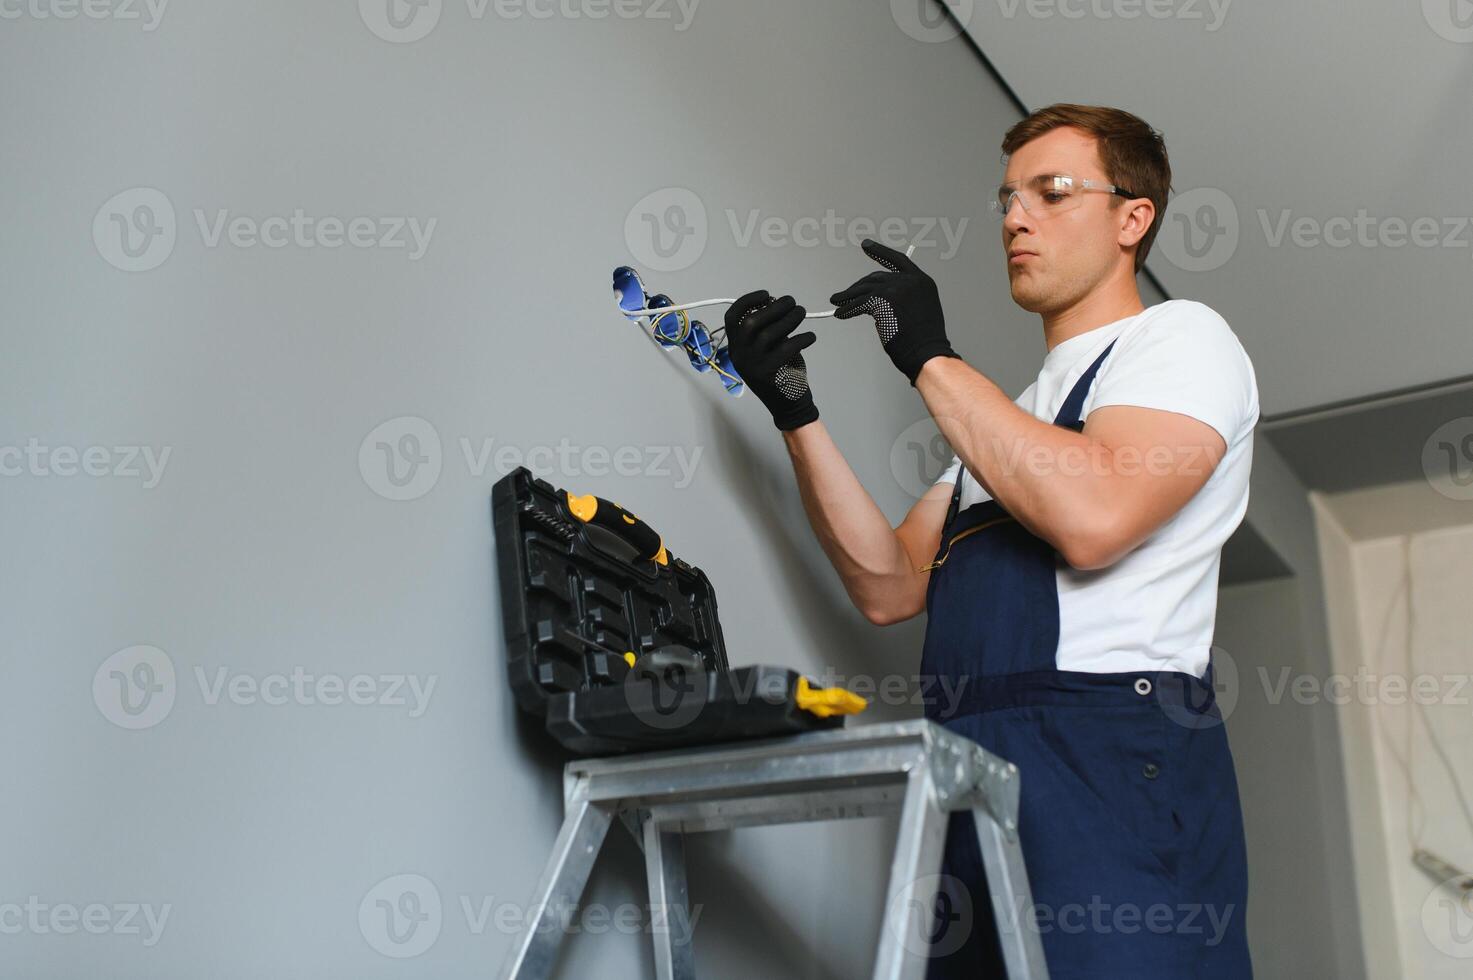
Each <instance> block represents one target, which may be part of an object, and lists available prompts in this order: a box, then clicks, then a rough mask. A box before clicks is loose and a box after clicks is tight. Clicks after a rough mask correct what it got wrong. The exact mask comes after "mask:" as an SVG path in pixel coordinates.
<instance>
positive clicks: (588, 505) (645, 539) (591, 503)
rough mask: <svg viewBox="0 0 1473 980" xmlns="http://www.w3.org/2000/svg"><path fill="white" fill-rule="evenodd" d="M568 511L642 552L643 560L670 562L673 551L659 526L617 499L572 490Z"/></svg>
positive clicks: (640, 554) (639, 553)
mask: <svg viewBox="0 0 1473 980" xmlns="http://www.w3.org/2000/svg"><path fill="white" fill-rule="evenodd" d="M568 512H569V513H571V514H572V515H573V516H574V517H576V518H578V520H580V521H582V522H583V523H584V524H592V525H593V526H595V527H601V528H603V529H604V530H606V531H609V532H611V533H613V534H614V535H616V536H618V537H619V538H620V539H621V540H623V541H625V542H627V543H628V544H629V545H631V546H632V547H633V548H634V550H635V551H636V552H638V556H639V559H640V560H641V561H650V560H653V561H655V562H658V563H659V564H661V565H668V564H670V553H669V552H668V551H666V550H665V542H664V541H663V540H662V539H661V538H660V535H659V534H658V533H656V531H655V529H654V528H652V527H650V526H649V525H648V524H646V523H645V522H644V521H642V520H640V519H639V518H637V517H635V516H634V515H633V514H631V513H629V511H627V510H625V509H624V508H623V507H620V506H619V505H618V504H616V503H614V502H613V501H609V500H605V499H604V498H602V497H595V496H594V495H593V494H591V493H588V494H584V495H583V496H581V497H579V496H575V495H574V494H572V493H569V494H568Z"/></svg>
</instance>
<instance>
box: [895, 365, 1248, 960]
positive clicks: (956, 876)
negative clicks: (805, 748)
mask: <svg viewBox="0 0 1473 980" xmlns="http://www.w3.org/2000/svg"><path fill="white" fill-rule="evenodd" d="M1113 347H1114V344H1113V343H1112V344H1111V345H1110V347H1107V348H1106V349H1105V351H1104V353H1102V354H1101V355H1100V356H1099V358H1098V359H1097V360H1096V361H1095V362H1094V364H1092V365H1091V366H1090V368H1089V370H1087V371H1086V372H1085V373H1084V375H1083V376H1082V377H1081V378H1080V379H1079V381H1078V383H1077V384H1076V385H1075V386H1074V388H1073V389H1072V390H1071V391H1070V392H1069V396H1068V398H1066V399H1065V401H1064V405H1063V407H1062V408H1061V409H1060V410H1059V414H1058V417H1057V418H1055V419H1054V424H1055V425H1061V426H1064V427H1066V428H1070V429H1073V430H1074V431H1076V432H1077V431H1080V430H1082V429H1083V428H1084V423H1083V421H1082V420H1081V418H1080V413H1081V411H1082V409H1083V406H1084V399H1085V396H1086V394H1088V392H1089V388H1090V384H1091V383H1092V382H1093V380H1094V376H1095V374H1096V372H1097V371H1098V370H1099V367H1100V365H1101V364H1102V363H1103V362H1104V360H1105V358H1106V357H1107V356H1109V353H1110V349H1111V348H1113ZM963 472H964V471H963ZM961 476H962V474H961V473H959V474H958V480H957V489H956V491H955V492H954V493H953V494H952V498H951V507H950V509H949V510H948V512H947V517H946V523H945V525H944V528H943V531H942V535H941V546H940V549H939V550H938V552H937V556H936V561H937V562H940V563H941V564H940V565H939V566H935V567H933V570H932V572H931V579H930V583H929V584H928V586H927V592H926V608H927V611H928V613H929V622H928V624H927V627H926V639H925V648H924V651H923V653H922V656H921V674H922V677H923V678H925V679H926V682H927V684H928V686H929V692H928V694H929V696H928V697H927V706H926V716H927V717H928V718H930V719H932V720H933V721H936V722H938V723H939V724H942V725H944V726H945V727H946V728H948V729H950V730H952V731H955V732H958V733H960V734H962V735H965V736H967V737H968V738H970V739H972V740H973V741H975V742H977V743H978V744H979V745H981V746H983V747H984V748H986V749H988V750H989V751H991V752H994V753H996V754H997V755H999V756H1001V757H1002V758H1004V759H1007V760H1008V761H1010V762H1013V763H1016V764H1017V766H1018V768H1019V770H1020V772H1021V779H1022V784H1021V800H1020V804H1019V820H1018V832H1019V834H1020V835H1021V838H1022V847H1023V854H1024V858H1025V860H1026V862H1027V868H1028V880H1029V884H1030V886H1031V888H1032V892H1033V906H1034V907H1033V909H1032V910H1031V911H1032V912H1033V916H1032V917H1030V916H1029V915H1028V914H1027V913H1028V912H1029V911H1030V910H1028V909H1024V910H1022V911H1023V913H1024V914H1023V915H1022V916H1020V921H1023V922H1026V923H1032V924H1033V926H1032V927H1035V928H1037V929H1038V931H1039V933H1040V938H1041V941H1042V944H1043V949H1044V954H1045V956H1046V958H1047V960H1048V968H1049V975H1050V976H1051V977H1052V978H1053V980H1115V978H1119V980H1151V978H1168V980H1178V978H1180V980H1187V978H1192V980H1197V978H1222V980H1243V978H1248V977H1251V976H1252V967H1251V965H1250V962H1249V956H1248V944H1247V936H1246V931H1245V928H1244V919H1245V914H1246V905H1245V903H1246V899H1247V893H1248V879H1247V861H1246V854H1245V847H1244V840H1243V823H1242V812H1241V809H1240V807H1239V803H1238V786H1237V778H1236V776H1235V775H1234V773H1233V761H1232V756H1231V754H1230V753H1229V752H1228V744H1227V735H1226V732H1225V730H1224V728H1223V724H1222V716H1221V713H1220V712H1219V710H1218V708H1217V703H1216V698H1215V691H1214V688H1213V682H1212V669H1211V667H1210V666H1209V667H1208V670H1207V673H1206V676H1205V677H1203V678H1200V679H1199V678H1197V677H1194V676H1192V675H1191V674H1187V673H1182V672H1178V671H1154V670H1143V671H1133V672H1131V673H1126V674H1116V673H1110V674H1104V673H1087V672H1081V671H1069V670H1059V669H1058V666H1057V663H1056V660H1055V656H1056V654H1057V652H1058V645H1059V595H1058V586H1057V578H1056V570H1057V567H1058V566H1057V562H1058V557H1057V554H1056V552H1055V551H1054V549H1053V547H1052V546H1051V545H1049V544H1048V542H1046V541H1044V540H1043V539H1041V538H1039V537H1037V536H1035V535H1034V534H1032V533H1031V532H1029V531H1028V530H1027V529H1026V528H1024V527H1023V525H1021V524H1020V523H1018V522H1017V521H1016V520H1015V519H1013V518H1012V517H1010V516H1009V515H1008V513H1007V511H1006V510H1004V509H1003V508H1002V506H1001V505H1000V504H999V503H998V502H997V501H995V500H986V501H983V502H981V503H978V504H974V505H973V506H971V507H968V508H967V509H966V510H965V511H962V512H960V513H958V512H957V511H958V507H959V504H960V500H961V484H962V480H961ZM933 564H934V563H933ZM958 688H959V690H960V693H959V695H958V694H956V693H955V692H956V691H957V690H958ZM948 691H949V692H951V693H950V694H948V693H947V692H948ZM942 874H943V878H942V881H943V886H942V889H941V891H940V893H939V894H938V897H937V911H938V920H937V925H936V929H935V932H933V934H932V939H931V942H932V946H931V951H932V958H931V960H930V965H929V970H928V972H927V980H953V978H955V980H960V978H967V980H976V978H980V977H1004V976H1006V973H1005V972H1004V968H1003V965H1002V959H1001V954H1000V951H999V946H998V943H997V925H996V922H995V920H994V918H993V916H992V912H991V908H992V904H991V900H990V898H989V895H988V891H987V885H986V879H985V876H984V873H983V869H982V862H981V856H980V854H979V852H978V846H977V836H976V830H975V828H974V826H973V821H972V815H971V813H970V812H969V811H965V810H962V811H957V812H954V813H953V814H952V815H951V819H950V821H949V824H948V827H947V838H946V849H945V856H944V859H943V862H942ZM968 908H969V909H970V912H968ZM952 930H959V932H952Z"/></svg>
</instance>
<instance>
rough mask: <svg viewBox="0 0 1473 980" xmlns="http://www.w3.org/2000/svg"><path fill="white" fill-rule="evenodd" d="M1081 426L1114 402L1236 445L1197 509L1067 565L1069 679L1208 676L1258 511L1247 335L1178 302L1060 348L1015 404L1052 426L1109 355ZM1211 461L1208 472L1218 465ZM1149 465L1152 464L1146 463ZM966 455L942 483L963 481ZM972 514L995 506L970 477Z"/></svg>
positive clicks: (1061, 653)
mask: <svg viewBox="0 0 1473 980" xmlns="http://www.w3.org/2000/svg"><path fill="white" fill-rule="evenodd" d="M1112 340H1114V341H1116V344H1115V348H1114V349H1113V350H1112V351H1110V356H1109V357H1107V358H1105V362H1104V364H1102V365H1100V370H1099V374H1098V375H1096V377H1095V380H1094V384H1093V385H1092V386H1091V387H1090V392H1089V395H1088V397H1086V398H1085V400H1084V408H1083V411H1082V412H1081V413H1080V417H1081V418H1088V417H1089V413H1090V412H1091V411H1093V410H1094V409H1096V408H1102V407H1104V406H1106V405H1138V406H1141V407H1144V408H1156V409H1164V410H1166V411H1169V412H1178V413H1180V414H1183V415H1190V416H1191V417H1193V418H1195V419H1200V420H1201V421H1203V422H1205V423H1207V424H1208V425H1210V426H1212V427H1213V428H1214V429H1216V430H1217V431H1218V432H1219V433H1220V434H1221V435H1222V438H1223V441H1224V442H1226V443H1227V451H1226V453H1225V454H1224V456H1223V458H1222V461H1221V462H1220V463H1219V464H1218V465H1217V468H1216V469H1215V470H1214V471H1213V473H1212V476H1211V477H1209V478H1208V480H1207V483H1206V484H1205V485H1204V486H1203V487H1202V488H1201V489H1200V490H1198V491H1197V493H1196V495H1195V496H1193V497H1192V499H1191V500H1189V501H1187V503H1186V505H1185V506H1184V507H1182V509H1181V510H1180V511H1178V512H1177V513H1176V515H1175V516H1173V517H1172V518H1171V519H1170V520H1169V521H1167V522H1166V523H1165V524H1163V525H1162V526H1161V527H1160V528H1158V529H1157V530H1156V532H1155V533H1154V534H1152V535H1151V536H1150V537H1149V538H1147V539H1146V540H1145V541H1144V542H1142V543H1141V544H1140V545H1139V546H1138V547H1136V548H1135V549H1134V550H1133V551H1131V552H1130V553H1129V554H1127V555H1126V556H1125V557H1124V558H1122V559H1120V560H1119V561H1117V562H1116V563H1115V564H1113V565H1110V566H1109V567H1107V568H1100V569H1095V570H1093V571H1080V570H1079V569H1076V568H1073V567H1071V566H1069V565H1068V564H1066V563H1065V562H1064V561H1063V560H1062V559H1060V560H1059V562H1058V586H1059V650H1058V657H1057V664H1058V668H1059V669H1060V670H1079V671H1091V672H1096V673H1115V672H1122V673H1123V672H1129V671H1133V670H1179V671H1184V672H1186V673H1190V674H1193V675H1194V676H1197V677H1200V676H1202V674H1203V673H1204V672H1205V671H1206V669H1207V661H1208V657H1209V652H1210V649H1211V646H1212V631H1213V626H1214V624H1215V621H1216V618H1217V575H1218V569H1219V565H1220V563H1221V559H1222V545H1223V542H1225V541H1226V540H1227V539H1228V537H1229V536H1230V535H1231V534H1232V533H1233V531H1234V530H1235V529H1236V528H1237V526H1238V524H1239V523H1240V522H1241V521H1242V519H1243V514H1244V512H1245V511H1246V510H1247V508H1248V471H1249V469H1250V468H1251V467H1252V465H1253V427H1254V425H1256V424H1257V422H1258V383H1257V380H1256V379H1255V377H1254V374H1253V364H1252V362H1251V361H1249V360H1248V354H1247V353H1246V352H1245V351H1244V350H1243V346H1242V345H1241V344H1240V343H1239V342H1238V338H1237V336H1236V335H1235V334H1234V333H1233V331H1232V329H1231V328H1230V327H1229V326H1228V325H1227V321H1225V320H1224V319H1223V318H1222V317H1221V316H1219V315H1218V314H1217V313H1216V312H1215V311H1213V310H1212V309H1211V308H1210V307H1207V306H1204V305H1203V304H1201V303H1197V302H1193V301H1192V300H1184V299H1174V300H1169V301H1167V302H1165V303H1160V304H1158V305H1156V306H1152V307H1150V308H1148V309H1145V310H1142V311H1141V312H1140V313H1137V314H1136V315H1135V316H1131V317H1127V318H1125V319H1124V320H1117V321H1115V322H1114V323H1108V324H1106V325H1104V326H1102V327H1096V328H1095V329H1093V330H1090V331H1088V332H1086V333H1082V334H1079V335H1078V336H1076V337H1071V338H1069V339H1068V340H1066V341H1064V342H1063V343H1061V344H1059V345H1058V346H1057V347H1055V348H1054V349H1053V350H1051V351H1049V352H1048V355H1047V356H1046V357H1045V358H1044V361H1043V370H1042V371H1040V372H1039V375H1038V380H1037V381H1035V382H1034V383H1033V384H1032V385H1030V386H1029V387H1028V390H1027V391H1024V392H1023V394H1022V395H1020V396H1019V397H1018V399H1017V401H1016V404H1017V405H1018V406H1019V407H1020V408H1022V409H1023V410H1024V411H1026V412H1029V413H1031V414H1032V415H1033V416H1034V417H1035V418H1039V419H1043V420H1044V421H1046V422H1052V421H1053V420H1054V417H1055V416H1056V415H1057V414H1058V412H1059V409H1060V408H1061V407H1062V406H1063V404H1064V399H1065V398H1066V397H1068V394H1069V390H1070V389H1071V388H1073V387H1074V383H1075V382H1076V381H1078V380H1079V378H1080V376H1081V375H1082V374H1084V372H1085V371H1086V370H1088V368H1089V366H1090V365H1091V364H1093V363H1094V361H1095V358H1097V357H1098V356H1099V355H1100V353H1101V352H1102V351H1104V349H1105V347H1106V346H1108V345H1109V343H1110V342H1111V341H1112ZM1207 462H1208V461H1207V460H1206V459H1205V457H1204V458H1203V460H1202V465H1207ZM1142 465H1143V466H1144V465H1146V463H1145V462H1144V461H1143V462H1142ZM959 471H961V463H960V462H959V461H958V460H957V458H956V457H955V456H953V457H952V463H951V465H950V466H949V467H948V468H947V470H946V472H945V473H943V474H942V475H941V478H940V479H939V480H937V481H936V482H938V483H955V482H956V479H957V474H958V472H959ZM962 478H963V481H964V482H963V484H962V496H961V508H962V509H965V508H967V507H970V506H971V505H972V504H974V503H977V502H978V501H981V500H986V499H988V498H989V496H990V495H989V494H988V493H987V491H986V490H984V489H983V488H982V487H981V485H979V484H978V483H977V480H976V478H975V477H973V476H972V475H971V474H970V473H963V477H962Z"/></svg>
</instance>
